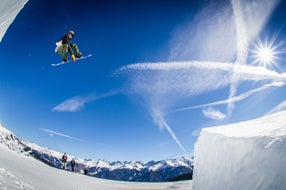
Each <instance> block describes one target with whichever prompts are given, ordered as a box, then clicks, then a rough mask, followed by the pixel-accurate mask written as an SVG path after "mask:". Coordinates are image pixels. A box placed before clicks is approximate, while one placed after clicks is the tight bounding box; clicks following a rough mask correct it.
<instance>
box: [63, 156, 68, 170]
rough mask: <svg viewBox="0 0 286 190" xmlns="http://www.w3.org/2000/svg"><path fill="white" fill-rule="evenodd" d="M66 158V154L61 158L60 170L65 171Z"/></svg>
mask: <svg viewBox="0 0 286 190" xmlns="http://www.w3.org/2000/svg"><path fill="white" fill-rule="evenodd" d="M67 160H68V156H67V154H66V153H64V155H63V156H62V168H63V169H64V170H65V169H66V164H67Z"/></svg>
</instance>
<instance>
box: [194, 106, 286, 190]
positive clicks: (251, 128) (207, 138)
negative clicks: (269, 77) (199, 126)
mask: <svg viewBox="0 0 286 190" xmlns="http://www.w3.org/2000/svg"><path fill="white" fill-rule="evenodd" d="M194 166H195V169H194V178H193V189H195V190H202V189H203V190H209V189H211V190H221V189H231V190H241V189H251V190H256V189H257V190H272V189H273V190H274V189H275V190H284V189H286V111H283V112H279V113H276V114H273V115H270V116H265V117H262V118H259V119H255V120H251V121H246V122H241V123H236V124H231V125H225V126H220V127H213V128H205V129H203V130H202V132H201V134H200V137H199V139H198V141H197V142H196V144H195V158H194Z"/></svg>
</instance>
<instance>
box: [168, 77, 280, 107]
mask: <svg viewBox="0 0 286 190" xmlns="http://www.w3.org/2000/svg"><path fill="white" fill-rule="evenodd" d="M284 85H285V83H284V82H274V83H271V84H265V85H263V86H262V87H260V88H256V89H253V90H250V91H248V92H245V93H243V94H241V95H239V96H236V97H232V98H229V99H226V100H221V101H218V102H212V103H207V104H202V105H198V106H191V107H186V108H180V109H176V110H174V111H172V112H179V111H185V110H190V109H196V108H202V107H208V106H218V105H224V104H230V103H235V102H238V101H241V100H244V99H245V98H247V97H249V96H251V95H252V94H254V93H257V92H259V91H262V90H265V89H267V88H269V87H281V86H284Z"/></svg>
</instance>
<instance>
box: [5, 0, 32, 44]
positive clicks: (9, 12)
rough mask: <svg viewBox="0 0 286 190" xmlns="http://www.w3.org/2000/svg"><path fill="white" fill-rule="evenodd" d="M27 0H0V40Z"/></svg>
mask: <svg viewBox="0 0 286 190" xmlns="http://www.w3.org/2000/svg"><path fill="white" fill-rule="evenodd" d="M27 2H28V0H0V42H1V41H2V38H3V36H4V35H5V33H6V31H7V29H8V28H9V26H10V24H11V23H12V22H13V21H14V19H15V18H16V16H17V15H18V13H19V12H20V11H21V9H22V8H23V7H24V5H25V4H26V3H27Z"/></svg>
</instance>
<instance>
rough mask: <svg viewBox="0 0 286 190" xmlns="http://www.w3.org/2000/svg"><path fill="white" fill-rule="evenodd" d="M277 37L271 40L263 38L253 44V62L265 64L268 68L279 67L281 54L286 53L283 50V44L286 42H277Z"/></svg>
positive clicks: (251, 51)
mask: <svg viewBox="0 0 286 190" xmlns="http://www.w3.org/2000/svg"><path fill="white" fill-rule="evenodd" d="M276 39H277V37H275V38H272V39H271V40H270V41H269V40H267V39H266V40H265V41H262V40H261V39H259V40H257V42H256V43H255V44H254V45H253V49H251V50H250V53H251V57H252V58H253V60H252V64H254V65H260V66H264V67H266V68H273V67H277V68H279V65H278V61H279V60H280V59H281V58H280V57H279V55H280V54H282V53H285V51H282V48H281V47H282V45H283V44H284V42H280V43H276Z"/></svg>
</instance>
